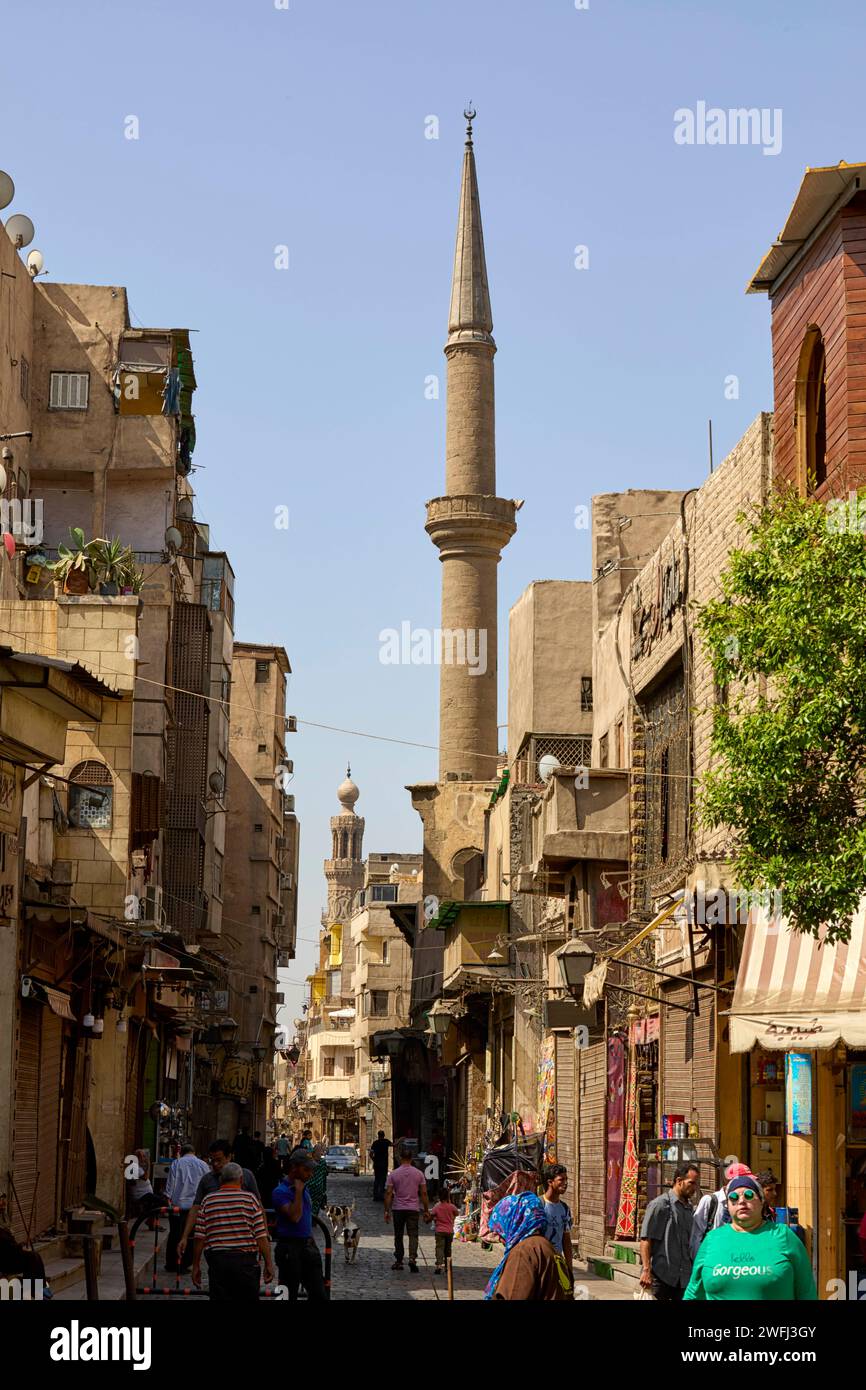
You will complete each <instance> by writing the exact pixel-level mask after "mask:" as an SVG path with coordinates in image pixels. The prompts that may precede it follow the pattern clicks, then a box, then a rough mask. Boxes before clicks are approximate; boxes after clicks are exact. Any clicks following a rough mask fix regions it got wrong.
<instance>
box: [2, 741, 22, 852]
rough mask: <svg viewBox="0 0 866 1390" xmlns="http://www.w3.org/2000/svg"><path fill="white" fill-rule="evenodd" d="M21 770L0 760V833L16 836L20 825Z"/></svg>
mask: <svg viewBox="0 0 866 1390" xmlns="http://www.w3.org/2000/svg"><path fill="white" fill-rule="evenodd" d="M20 773H21V769H20V767H16V765H15V764H14V763H10V762H7V760H6V759H5V758H0V831H2V832H3V834H4V835H17V834H18V828H19V825H20V823H21V800H22V796H23V792H22V789H21V777H20Z"/></svg>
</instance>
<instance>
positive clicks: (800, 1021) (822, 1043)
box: [729, 899, 866, 1052]
mask: <svg viewBox="0 0 866 1390" xmlns="http://www.w3.org/2000/svg"><path fill="white" fill-rule="evenodd" d="M729 1017H730V1020H731V1023H730V1046H731V1051H732V1052H748V1050H749V1048H751V1047H753V1046H754V1044H755V1043H760V1044H761V1046H762V1047H766V1048H771V1049H773V1048H775V1049H784V1048H794V1049H802V1048H812V1047H832V1046H833V1044H834V1043H837V1042H839V1041H842V1042H846V1043H847V1044H848V1046H849V1047H866V899H863V900H862V901H861V902H860V905H859V907H858V909H857V911H856V913H855V914H854V920H853V922H852V924H851V939H850V941H847V942H845V943H841V942H840V943H838V944H836V945H827V944H825V943H824V942H823V932H822V939H821V940H820V941H819V940H818V939H817V938H816V937H814V936H811V935H808V936H807V935H804V934H803V933H801V932H794V931H790V930H789V928H788V921H787V918H785V917H780V918H776V917H769V916H768V914H767V913H766V912H765V911H764V910H763V909H761V910H759V911H757V912H755V913H753V914H751V915H750V918H749V925H748V926H747V928H746V940H745V945H744V948H743V958H742V960H741V962H740V969H739V972H738V974H737V984H736V989H735V990H734V1002H733V1005H732V1007H731V1011H730V1015H729Z"/></svg>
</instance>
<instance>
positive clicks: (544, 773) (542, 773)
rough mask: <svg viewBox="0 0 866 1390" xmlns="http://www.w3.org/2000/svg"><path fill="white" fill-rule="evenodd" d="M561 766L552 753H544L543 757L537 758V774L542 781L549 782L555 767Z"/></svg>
mask: <svg viewBox="0 0 866 1390" xmlns="http://www.w3.org/2000/svg"><path fill="white" fill-rule="evenodd" d="M561 766H562V764H561V763H560V761H559V758H555V757H554V756H553V754H552V753H545V755H544V757H543V758H539V760H538V775H539V777H540V778H541V780H542V782H544V783H545V784H546V783H547V782H549V781H550V779H551V777H552V776H553V774H554V772H555V771H556V769H557V768H558V767H561Z"/></svg>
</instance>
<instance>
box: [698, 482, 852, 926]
mask: <svg viewBox="0 0 866 1390" xmlns="http://www.w3.org/2000/svg"><path fill="white" fill-rule="evenodd" d="M861 506H862V504H861ZM850 510H851V509H850V508H849V507H848V505H847V504H845V503H838V504H831V506H830V508H829V509H828V508H827V507H824V506H822V505H821V504H819V503H817V502H815V501H813V500H805V499H803V498H801V497H799V496H798V495H797V494H796V493H793V492H785V493H781V494H778V495H776V496H774V497H773V499H772V500H771V501H770V502H769V503H768V504H767V505H766V506H765V507H763V508H761V509H758V510H756V512H755V513H754V515H753V517H752V518H751V519H750V520H748V521H747V524H748V527H749V537H748V540H749V543H748V545H747V546H746V547H744V548H743V549H740V550H734V551H732V552H731V554H730V556H729V559H728V567H727V569H726V570H725V571H724V573H723V574H722V575H721V576H720V583H721V589H722V596H721V597H720V598H718V599H715V600H713V601H712V602H710V603H708V604H706V605H705V607H704V608H703V609H702V610H701V612H700V614H699V615H698V629H699V631H700V633H701V634H702V636H703V639H704V643H705V648H706V651H707V653H708V656H709V659H710V661H711V662H712V667H713V672H714V675H715V680H716V686H717V691H718V693H719V699H718V700H717V703H716V705H715V708H714V710H713V729H712V749H713V753H714V754H715V755H716V756H715V758H714V762H715V764H716V765H715V767H714V769H713V770H712V771H711V772H710V773H708V774H707V775H706V777H705V778H704V779H703V783H702V786H701V788H700V789H699V792H698V796H697V805H696V809H697V812H698V815H699V816H700V818H701V819H702V820H703V821H704V823H705V824H708V825H712V826H719V825H727V826H729V827H730V828H731V829H732V831H733V833H734V851H733V857H734V868H735V872H736V875H737V878H738V881H739V883H740V886H742V887H743V888H748V889H750V890H760V889H764V890H767V889H777V890H779V891H780V892H781V895H782V898H781V901H782V910H783V912H784V914H785V916H786V917H788V918H789V919H790V922H791V925H792V926H793V927H794V928H796V929H797V930H799V931H804V932H810V933H812V934H813V935H817V933H818V929H819V927H820V926H821V924H822V923H826V925H827V928H828V931H827V938H828V940H843V941H844V940H847V939H848V937H849V936H850V931H851V918H852V915H853V913H854V912H855V910H856V908H857V904H858V903H859V901H860V898H861V897H862V895H863V894H864V892H866V803H864V768H866V541H864V536H863V534H862V532H861V530H860V529H859V526H858V524H857V522H858V518H857V517H856V516H855V518H854V525H853V526H852V525H850V520H851V518H850V516H849V512H850ZM854 511H855V512H856V511H857V507H856V504H855V506H854ZM741 520H743V521H746V520H747V519H746V518H741ZM864 524H866V513H864ZM732 682H736V687H735V690H736V693H731V692H730V691H729V689H728V687H729V686H730V685H731V683H732Z"/></svg>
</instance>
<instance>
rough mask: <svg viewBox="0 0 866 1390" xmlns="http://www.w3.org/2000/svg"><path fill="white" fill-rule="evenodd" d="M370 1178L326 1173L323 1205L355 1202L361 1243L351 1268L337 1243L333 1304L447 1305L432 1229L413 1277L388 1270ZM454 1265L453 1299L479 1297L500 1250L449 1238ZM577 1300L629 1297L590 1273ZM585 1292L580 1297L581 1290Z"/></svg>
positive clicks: (387, 1231)
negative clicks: (438, 1302)
mask: <svg viewBox="0 0 866 1390" xmlns="http://www.w3.org/2000/svg"><path fill="white" fill-rule="evenodd" d="M372 1190H373V1179H372V1176H366V1177H363V1176H362V1177H360V1178H354V1177H351V1176H349V1175H343V1174H340V1175H339V1176H338V1175H337V1174H332V1175H331V1176H330V1177H329V1178H328V1201H329V1202H333V1203H337V1204H350V1203H352V1202H354V1204H355V1219H356V1221H357V1222H358V1225H359V1226H360V1227H361V1243H360V1246H359V1248H358V1253H357V1256H356V1257H355V1264H354V1265H351V1264H350V1265H347V1264H346V1260H345V1255H344V1253H343V1249H342V1247H341V1245H340V1244H339V1243H338V1245H337V1247H336V1248H335V1250H334V1260H333V1266H332V1273H331V1298H332V1300H333V1301H335V1302H342V1301H346V1302H348V1301H351V1302H354V1301H355V1300H359V1301H360V1300H368V1301H371V1302H372V1301H375V1302H401V1301H402V1302H406V1301H411V1302H430V1303H433V1302H435V1301H436V1300H437V1298H438V1299H440V1300H444V1301H447V1299H448V1281H447V1279H446V1278H445V1277H444V1275H440V1276H438V1277H437V1276H436V1275H434V1274H433V1266H434V1262H435V1260H434V1245H435V1242H434V1237H433V1229H432V1227H428V1226H425V1225H424V1222H423V1221H422V1222H421V1235H420V1240H419V1250H418V1273H417V1274H410V1273H409V1265H408V1253H407V1263H406V1264H405V1266H404V1269H403V1271H402V1272H399V1271H392V1269H391V1265H392V1264H393V1261H394V1235H393V1227H392V1226H386V1225H385V1221H384V1218H383V1214H382V1212H383V1208H382V1204H381V1202H374V1201H373V1200H372V1196H371V1194H372ZM452 1257H453V1265H454V1298H455V1300H456V1299H461V1300H465V1299H476V1300H481V1299H482V1298H483V1297H484V1286H485V1284H486V1283H487V1280H488V1279H489V1278H490V1275H491V1274H492V1272H493V1270H494V1269H495V1268H496V1266H497V1264H498V1263H499V1260H500V1258H501V1246H496V1247H494V1249H493V1250H482V1248H481V1246H480V1244H479V1243H478V1242H477V1241H468V1242H466V1243H465V1244H463V1243H462V1242H460V1241H457V1240H455V1242H454V1245H453V1247H452ZM577 1285H578V1298H581V1297H582V1298H583V1299H590V1300H595V1299H604V1300H605V1301H607V1300H610V1299H616V1300H619V1299H623V1298H628V1299H630V1298H631V1295H630V1294H628V1293H626V1292H624V1291H623V1290H622V1289H621V1288H619V1287H618V1286H614V1285H613V1283H611V1282H610V1281H609V1280H607V1279H599V1278H598V1276H597V1275H595V1274H583V1273H579V1274H578V1276H577ZM582 1288H583V1289H585V1290H586V1292H585V1293H582V1292H581V1290H582Z"/></svg>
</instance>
